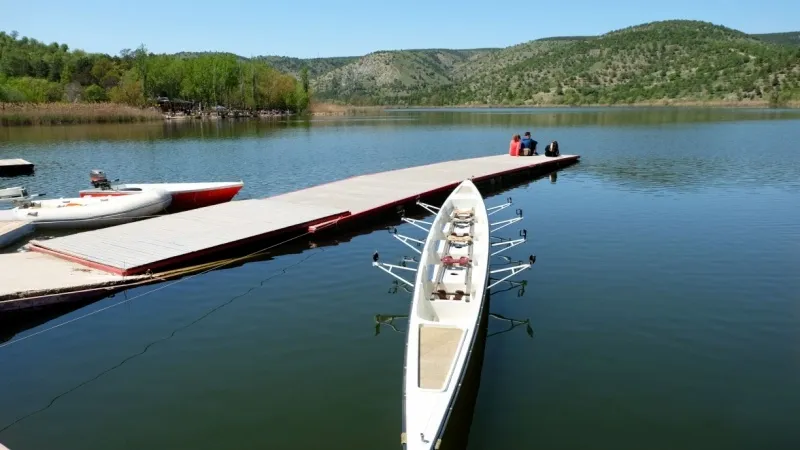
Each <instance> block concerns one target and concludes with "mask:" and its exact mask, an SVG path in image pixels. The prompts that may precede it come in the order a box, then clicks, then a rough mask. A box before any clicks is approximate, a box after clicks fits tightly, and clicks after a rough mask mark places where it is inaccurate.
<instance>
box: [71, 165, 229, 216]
mask: <svg viewBox="0 0 800 450" xmlns="http://www.w3.org/2000/svg"><path fill="white" fill-rule="evenodd" d="M91 181H92V185H93V186H94V188H93V189H85V190H82V191H80V196H81V197H108V196H116V195H131V194H137V193H140V192H143V191H149V190H153V189H163V190H165V191H167V192H169V193H171V194H172V202H171V203H170V206H169V209H168V211H169V212H179V211H187V210H190V209H195V208H202V207H204V206H211V205H216V204H218V203H225V202H229V201H231V199H232V198H233V197H234V196H236V194H238V193H239V191H240V190H241V189H242V187H243V186H244V182H243V181H233V182H207V183H136V184H130V183H125V184H115V185H112V184H111V183H109V181H108V179H107V178H106V176H105V173H103V172H102V171H100V170H93V171H92V172H91Z"/></svg>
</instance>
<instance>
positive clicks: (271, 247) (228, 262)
mask: <svg viewBox="0 0 800 450" xmlns="http://www.w3.org/2000/svg"><path fill="white" fill-rule="evenodd" d="M337 223H338V219H337V220H334V221H332V222H330V223H327V224H324V225H322V226H321V227H320V228H317V229H316V230H315V231H319V230H321V229H324V228H327V227H329V226H332V225H335V224H337ZM309 234H312V233H311V232H310V231H307V232H305V233H303V234H300V235H298V236H294V237H292V238H289V239H287V240H285V241H282V242H278V243H277V244H274V245H271V246H269V247H266V248H263V249H261V250H258V251H256V252H253V253H250V254H248V255H245V256H241V257H238V258H231V259H227V260H223V262H221V263H220V264H217V265H212V266H211V267H209V268H207V269H205V270H203V271H202V272H199V273H195V274H192V275H189V276H187V277H185V278H180V279H178V280H175V281H173V282H171V283H167V284H165V285H163V286H159V287H157V288H155V289H152V290H150V291H147V292H143V293H141V294H139V295H136V296H133V297H131V298H128V299H125V300H122V301H120V302H117V303H114V304H111V305H108V306H104V307H103V308H100V309H97V310H94V311H92V312H89V313H86V314H84V315H82V316H78V317H75V318H73V319H70V320H67V321H65V322H62V323H59V324H56V325H53V326H52V327H49V328H45V329H43V330H39V331H37V332H35V333H31V334H28V335H25V336H23V337H21V338H18V339H14V340H12V341H8V342H5V343H3V344H0V348H4V347H8V346H10V345H12V344H16V343H18V342H22V341H24V340H27V339H30V338H32V337H34V336H39V335H41V334H44V333H48V332H50V331H53V330H55V329H57V328H61V327H63V326H64V325H68V324H70V323H73V322H77V321H79V320H83V319H86V318H88V317H91V316H93V315H95V314H99V313H101V312H103V311H107V310H109V309H112V308H116V307H117V306H119V305H122V304H125V303H128V302H132V301H133V300H136V299H138V298H142V297H144V296H146V295H149V294H152V293H154V292H158V291H160V290H162V289H166V288H168V287H170V286H174V285H176V284H178V283H181V282H183V281H186V280H190V279H192V278H194V277H197V276H200V275H203V274H205V273H208V272H211V271H212V270H215V269H219V268H221V267H224V266H227V265H229V264H232V263H234V262H238V261H242V260H245V259H248V258H252V257H253V256H256V255H259V254H261V253H264V252H266V251H268V250H272V249H273V248H275V247H277V246H279V245H283V244H286V243H289V242H291V241H294V240H296V239H300V238H302V237H305V236H308V235H309ZM212 264H213V263H212ZM180 270H182V269H179V270H178V272H179V271H180Z"/></svg>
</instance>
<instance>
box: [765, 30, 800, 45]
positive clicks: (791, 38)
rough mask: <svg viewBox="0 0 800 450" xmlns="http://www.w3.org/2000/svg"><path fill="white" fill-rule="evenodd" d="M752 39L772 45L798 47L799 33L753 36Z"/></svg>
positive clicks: (799, 42) (799, 43) (799, 41)
mask: <svg viewBox="0 0 800 450" xmlns="http://www.w3.org/2000/svg"><path fill="white" fill-rule="evenodd" d="M753 37H755V38H758V39H761V40H762V41H767V42H772V43H774V44H784V45H800V31H791V32H788V33H767V34H754V35H753Z"/></svg>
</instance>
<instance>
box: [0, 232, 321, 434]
mask: <svg viewBox="0 0 800 450" xmlns="http://www.w3.org/2000/svg"><path fill="white" fill-rule="evenodd" d="M318 249H319V250H320V252H324V251H325V249H324V248H321V247H318ZM317 253H318V252H313V253H310V254H309V255H308V256H306V257H305V258H303V259H301V260H300V261H297V262H296V263H294V264H290V265H288V266H286V267H284V268H282V269H281V270H280V271H279V272H277V273H275V274H273V275H271V276H269V277H267V278H264V279H263V280H261V282H260V283H259V284H258V286H251V287H250V288H249V289H248V290H247V291H246V292H244V293H243V294H239V295H236V296H234V297H231V298H230V299H228V300H226V301H225V302H223V303H221V304H219V305H217V306H215V307H213V308H211V309H210V310H208V311H206V312H205V313H204V314H203V315H201V316H200V317H198V318H197V319H195V320H193V321H191V322H189V323H188V324H186V325H183V326H181V327H178V328H176V329H174V330H172V333H170V334H169V335H168V336H165V337H162V338H159V339H156V340H155V341H152V342H150V343H148V344H147V345H145V346H144V348H143V349H142V350H141V351H140V352H137V353H135V354H133V355H130V356H128V357H127V358H125V359H123V360H122V361H120V362H118V363H117V364H115V365H113V366H111V367H109V368H108V369H105V370H103V371H102V372H100V373H98V374H97V375H95V376H94V377H92V378H89V379H88V380H85V381H83V382H81V383H79V384H77V385H76V386H73V387H71V388H70V389H67V390H66V391H64V392H62V393H60V394H58V395H56V396H55V397H53V398H52V399H51V400H50V402H49V403H48V404H47V405H46V406H44V407H42V408H40V409H37V410H36V411H33V412H30V413H28V414H26V415H24V416H22V417H19V418H17V419H16V420H14V421H13V422H11V423H9V424H8V425H6V426H4V427H3V428H0V433H3V432H4V431H6V430H8V429H9V428H11V427H13V426H14V425H16V424H18V423H20V422H22V421H24V420H26V419H28V418H30V417H33V416H35V415H36V414H39V413H42V412H44V411H46V410H48V409H50V407H52V406H53V405H54V404H55V403H56V402H57V401H58V400H59V399H60V398H62V397H64V396H66V395H68V394H70V393H72V392H74V391H77V390H78V389H80V388H82V387H83V386H86V385H87V384H89V383H91V382H93V381H96V380H98V379H100V378H101V377H103V376H104V375H106V374H108V373H110V372H112V371H114V370H116V369H118V368H120V367H122V366H123V365H124V364H125V363H127V362H128V361H130V360H132V359H134V358H137V357H139V356H142V355H144V354H145V353H147V351H148V350H150V347H152V346H154V345H156V344H158V343H161V342H165V341H168V340H170V339H172V338H173V337H175V335H176V334H177V333H178V332H180V331H183V330H186V329H187V328H189V327H191V326H193V325H195V324H196V323H198V322H200V321H201V320H203V319H205V318H206V317H208V316H210V315H211V314H214V313H215V312H217V311H219V310H220V309H222V308H224V307H225V306H228V305H230V304H231V303H233V302H234V301H236V300H237V299H239V298H242V297H245V296H246V295H248V294H250V293H251V292H253V291H254V290H256V289H258V288H260V287H262V286H264V283H266V282H267V281H269V280H271V279H273V278H275V277H278V276H281V275H284V274H286V272H287V271H288V270H289V269H291V268H292V267H295V266H298V265H300V264H302V263H304V262H306V261H308V260H309V259H311V258H312V257H313V256H314V255H316V254H317ZM151 292H153V291H151ZM134 298H135V297H134Z"/></svg>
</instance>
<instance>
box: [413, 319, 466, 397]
mask: <svg viewBox="0 0 800 450" xmlns="http://www.w3.org/2000/svg"><path fill="white" fill-rule="evenodd" d="M463 335H464V330H463V329H461V328H458V327H454V326H430V325H420V326H419V387H420V388H422V389H442V388H444V385H445V382H446V381H447V375H448V374H449V373H450V367H451V366H452V364H453V360H454V359H455V357H456V352H457V351H458V347H459V343H460V342H461V337H462V336H463Z"/></svg>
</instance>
